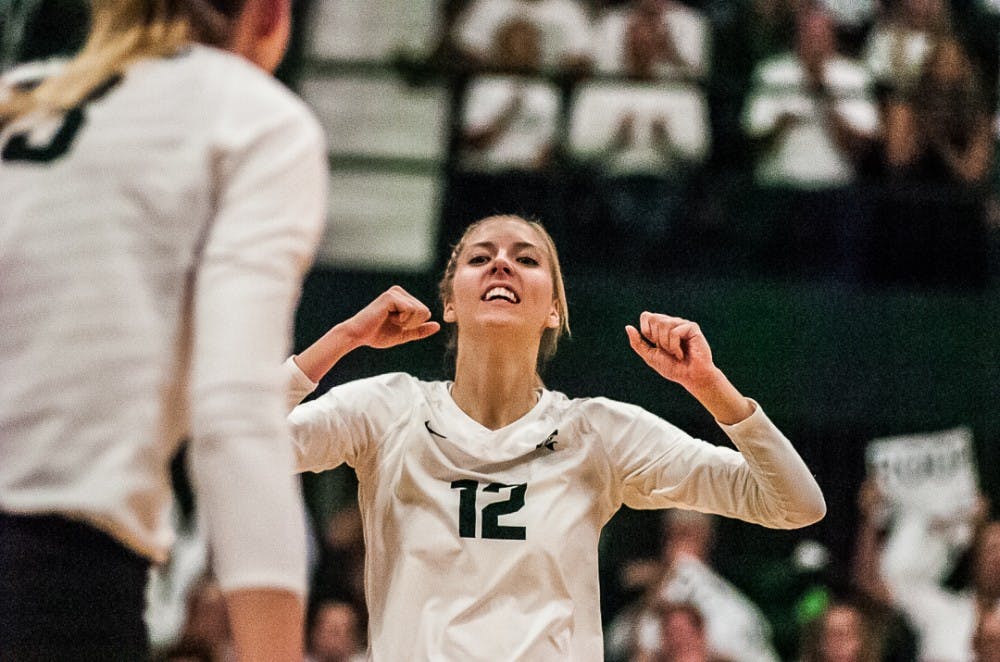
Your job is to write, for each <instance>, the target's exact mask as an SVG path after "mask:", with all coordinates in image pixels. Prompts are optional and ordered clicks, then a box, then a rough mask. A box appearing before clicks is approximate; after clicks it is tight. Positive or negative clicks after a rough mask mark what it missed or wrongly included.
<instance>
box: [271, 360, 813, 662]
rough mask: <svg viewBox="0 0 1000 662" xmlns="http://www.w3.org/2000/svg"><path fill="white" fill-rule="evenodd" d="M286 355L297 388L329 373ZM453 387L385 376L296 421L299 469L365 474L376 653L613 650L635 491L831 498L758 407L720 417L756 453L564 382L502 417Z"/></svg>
mask: <svg viewBox="0 0 1000 662" xmlns="http://www.w3.org/2000/svg"><path fill="white" fill-rule="evenodd" d="M286 368H287V370H288V371H289V378H290V383H291V384H292V387H291V388H290V399H291V401H292V402H298V401H299V400H300V399H301V398H302V397H304V395H305V394H307V393H308V392H309V391H311V390H312V388H314V384H312V383H311V382H309V380H308V378H307V377H306V376H305V375H304V373H302V372H301V371H300V370H299V369H298V368H297V366H296V365H295V364H294V362H293V361H292V360H289V361H288V362H286ZM449 388H450V383H449V382H424V381H420V380H418V379H416V378H415V377H412V376H410V375H407V374H403V373H392V374H386V375H382V376H379V377H373V378H369V379H362V380H359V381H354V382H350V383H347V384H343V385H340V386H336V387H334V388H332V389H331V390H330V391H328V392H327V393H325V394H324V395H322V396H320V397H319V398H317V399H316V400H313V401H311V402H308V403H305V404H302V405H300V406H298V407H296V408H295V409H294V410H293V411H292V413H291V414H290V417H289V418H290V420H291V422H292V427H293V432H294V436H295V439H296V453H297V456H298V465H299V469H300V470H302V471H323V470H325V469H330V468H332V467H335V466H337V465H339V464H341V463H343V462H346V463H347V464H349V465H350V466H352V467H354V469H355V470H356V472H357V475H358V480H359V490H358V496H359V505H360V508H361V513H362V518H363V522H364V532H365V545H366V554H367V556H366V566H365V588H366V592H367V600H368V608H369V611H370V621H369V623H370V626H369V630H370V632H369V634H370V655H371V658H372V659H374V660H379V661H381V660H385V661H394V660H463V661H466V660H489V661H496V660H519V661H532V660H534V661H539V662H550V661H552V660H572V661H573V662H584V661H587V660H601V659H603V650H604V649H603V643H602V633H601V617H600V601H599V588H598V564H597V550H598V539H599V536H600V533H601V529H602V527H603V526H604V525H605V524H606V523H607V522H608V520H609V519H610V518H611V516H612V515H613V514H614V513H615V512H616V511H617V510H618V509H619V507H620V506H621V505H622V504H623V503H624V504H627V505H629V506H631V507H633V508H666V507H682V508H689V509H694V510H700V511H704V512H711V513H719V514H722V515H728V516H731V517H739V518H741V519H745V520H749V521H751V522H757V523H760V524H764V525H766V526H771V527H791V526H796V525H801V524H804V523H806V522H810V521H813V520H814V519H815V514H816V513H817V512H819V513H822V512H823V508H824V507H825V506H824V503H823V496H822V494H821V493H820V491H819V487H818V486H817V485H816V482H815V480H814V479H813V477H812V475H811V474H810V473H809V470H808V469H807V468H806V466H805V464H804V463H803V462H802V460H801V458H800V457H799V456H798V454H797V453H796V452H795V450H794V449H793V448H792V446H791V444H790V443H789V442H788V440H787V439H785V438H784V436H783V435H782V434H781V433H780V432H779V431H778V430H777V429H776V428H775V427H774V425H773V424H772V423H771V422H770V421H769V420H768V419H767V418H766V416H765V415H764V413H763V411H762V410H761V409H760V408H759V407H756V410H755V413H754V414H753V415H752V416H750V417H749V418H748V419H746V420H745V421H742V422H740V423H738V424H736V425H733V426H723V427H724V429H725V431H726V433H727V434H728V435H729V437H730V438H731V439H732V440H733V441H734V442H735V444H736V445H737V447H738V448H739V449H740V450H741V451H742V454H741V453H738V452H736V451H734V450H732V449H729V448H722V447H718V446H715V445H713V444H710V443H707V442H703V441H698V440H695V439H693V438H692V437H690V436H689V435H687V434H685V433H684V432H682V431H681V430H679V429H677V428H676V427H674V426H672V425H670V424H669V423H667V422H665V421H663V420H662V419H660V418H658V417H656V416H654V415H653V414H651V413H649V412H646V411H644V410H643V409H641V408H639V407H636V406H634V405H628V404H623V403H620V402H615V401H613V400H608V399H605V398H590V399H569V398H567V397H566V396H565V395H563V394H561V393H558V392H554V391H549V390H540V392H539V400H538V403H537V404H536V406H535V407H534V408H533V409H532V410H531V411H530V412H529V413H528V414H526V415H525V416H523V417H522V418H521V419H519V420H517V421H516V422H514V423H512V424H510V425H508V426H506V427H504V428H502V429H500V430H489V429H487V428H484V427H483V426H481V425H480V424H478V423H477V422H475V421H474V420H472V419H471V418H469V417H468V416H467V415H466V414H465V413H464V412H463V411H462V410H461V409H459V407H458V406H457V405H456V404H455V402H454V401H453V400H452V398H451V395H450V393H449ZM292 402H290V404H292ZM810 514H811V515H810Z"/></svg>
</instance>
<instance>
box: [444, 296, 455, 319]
mask: <svg viewBox="0 0 1000 662" xmlns="http://www.w3.org/2000/svg"><path fill="white" fill-rule="evenodd" d="M441 319H443V320H444V321H445V322H455V321H456V317H455V306H454V305H452V303H451V301H448V302H446V303H445V304H444V311H443V312H442V313H441Z"/></svg>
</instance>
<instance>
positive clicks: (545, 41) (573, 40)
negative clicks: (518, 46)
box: [452, 0, 590, 73]
mask: <svg viewBox="0 0 1000 662" xmlns="http://www.w3.org/2000/svg"><path fill="white" fill-rule="evenodd" d="M514 23H517V24H528V25H530V26H531V27H533V28H534V30H535V31H536V32H537V35H538V36H537V40H538V46H537V49H538V61H537V63H536V64H535V65H534V66H535V68H537V69H538V70H540V71H544V72H546V73H558V72H580V71H584V70H586V69H588V68H589V66H590V57H589V44H588V40H589V39H590V17H589V16H588V14H587V11H586V9H585V8H584V6H583V5H581V4H580V3H579V2H578V1H577V0H472V2H470V3H469V5H468V6H467V7H466V8H465V10H464V11H462V12H461V13H460V14H459V16H458V17H457V19H456V21H455V25H454V28H453V33H452V39H453V41H454V42H455V46H456V47H457V49H458V51H459V52H460V53H462V54H463V55H464V57H465V58H466V59H467V61H468V63H469V64H470V65H471V66H472V67H473V68H487V69H495V68H499V69H502V70H505V69H507V67H508V65H509V61H508V60H507V59H506V58H507V53H505V52H504V51H503V49H502V46H501V47H498V37H497V35H498V34H500V33H501V32H502V31H505V30H509V27H508V26H509V25H510V24H514Z"/></svg>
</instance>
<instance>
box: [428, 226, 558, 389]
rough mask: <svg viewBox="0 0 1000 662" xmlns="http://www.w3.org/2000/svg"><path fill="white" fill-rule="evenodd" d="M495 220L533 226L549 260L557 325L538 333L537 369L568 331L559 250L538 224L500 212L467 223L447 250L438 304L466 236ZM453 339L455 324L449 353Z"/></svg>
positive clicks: (443, 300) (445, 293) (448, 291)
mask: <svg viewBox="0 0 1000 662" xmlns="http://www.w3.org/2000/svg"><path fill="white" fill-rule="evenodd" d="M499 220H514V221H519V222H521V223H524V224H525V225H527V226H529V227H531V228H532V229H534V231H535V232H536V233H537V234H538V236H539V238H541V240H542V248H543V250H544V251H545V253H546V256H547V257H548V260H549V275H550V276H551V277H552V295H553V300H554V303H555V306H556V312H558V313H559V326H558V327H557V328H555V329H545V331H543V332H542V340H541V343H540V344H539V347H538V363H537V370H538V371H539V372H541V370H542V368H543V367H544V366H545V364H546V363H547V362H548V361H549V359H551V358H552V357H553V356H555V353H556V347H557V346H558V345H559V338H561V337H562V336H563V335H567V336H568V335H569V333H570V332H569V305H568V304H567V302H566V287H565V285H563V275H562V267H561V266H560V265H559V252H558V251H557V250H556V244H555V242H554V241H553V240H552V236H551V235H550V234H549V233H548V231H547V230H546V229H545V227H544V226H543V225H542V224H541V223H539V222H538V221H534V220H528V219H526V218H522V217H521V216H516V215H513V214H501V215H497V216H487V217H486V218H483V219H480V220H478V221H476V222H475V223H473V224H471V225H469V227H467V228H465V232H463V233H462V236H461V238H460V239H459V240H458V242H457V243H456V244H455V245H454V247H453V248H452V250H451V256H450V257H449V258H448V264H447V266H445V269H444V275H443V276H442V277H441V281H440V282H439V283H438V298H439V300H440V301H441V305H442V306H444V305H445V304H446V303H447V302H448V301H449V300H450V299H451V295H452V282H453V281H454V280H455V270H456V269H457V268H458V257H459V255H461V253H462V250H463V249H464V248H465V242H466V240H467V239H468V237H469V235H471V234H472V233H473V232H475V231H476V230H478V229H479V228H480V227H482V226H483V225H485V224H487V223H490V222H492V221H499ZM457 342H458V337H457V334H456V333H455V327H454V326H452V327H451V329H450V331H449V336H448V344H447V349H448V351H449V352H450V353H453V352H454V351H455V349H456V346H457Z"/></svg>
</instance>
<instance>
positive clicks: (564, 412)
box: [549, 391, 657, 436]
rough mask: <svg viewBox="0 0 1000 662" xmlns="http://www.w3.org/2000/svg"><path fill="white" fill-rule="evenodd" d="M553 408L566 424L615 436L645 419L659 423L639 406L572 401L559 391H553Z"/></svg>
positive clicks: (596, 399)
mask: <svg viewBox="0 0 1000 662" xmlns="http://www.w3.org/2000/svg"><path fill="white" fill-rule="evenodd" d="M549 398H550V402H551V405H550V406H551V407H552V408H553V409H555V410H556V411H558V412H559V416H560V418H562V419H563V420H566V419H572V420H574V421H576V422H577V423H579V425H580V426H581V427H582V428H585V429H588V430H592V431H595V432H598V433H599V436H608V435H609V434H610V435H614V434H615V433H616V432H617V431H620V430H622V429H625V428H626V427H628V426H629V425H631V424H632V423H634V422H635V421H638V420H644V419H650V420H652V419H657V417H656V416H655V415H654V414H651V413H650V412H648V411H646V410H645V409H643V408H642V407H640V406H638V405H633V404H629V403H627V402H620V401H618V400H612V399H611V398H605V397H586V398H570V397H569V396H567V395H565V394H564V393H561V392H559V391H549Z"/></svg>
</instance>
